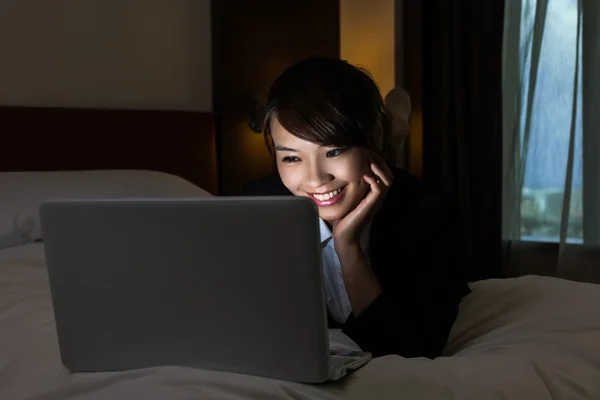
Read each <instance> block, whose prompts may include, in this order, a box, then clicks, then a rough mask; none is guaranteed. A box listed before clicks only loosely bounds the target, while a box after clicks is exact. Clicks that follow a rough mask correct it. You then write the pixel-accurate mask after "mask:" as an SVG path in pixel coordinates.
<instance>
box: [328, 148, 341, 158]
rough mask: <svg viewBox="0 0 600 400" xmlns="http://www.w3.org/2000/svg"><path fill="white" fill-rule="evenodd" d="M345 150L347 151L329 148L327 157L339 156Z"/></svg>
mask: <svg viewBox="0 0 600 400" xmlns="http://www.w3.org/2000/svg"><path fill="white" fill-rule="evenodd" d="M344 151H346V150H345V149H333V150H329V151H328V152H327V157H337V156H339V155H340V154H342V153H343V152H344Z"/></svg>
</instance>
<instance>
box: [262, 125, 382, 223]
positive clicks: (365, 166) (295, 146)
mask: <svg viewBox="0 0 600 400" xmlns="http://www.w3.org/2000/svg"><path fill="white" fill-rule="evenodd" d="M271 135H272V136H273V142H274V147H275V152H276V157H277V169H278V170H279V175H280V176H281V180H282V181H283V184H284V185H285V186H286V187H287V188H288V190H290V191H291V192H292V193H293V194H294V195H296V196H305V197H308V198H310V199H312V200H313V201H314V202H315V203H316V204H317V206H318V207H319V216H320V217H321V218H323V219H324V220H325V221H327V222H329V223H333V222H334V221H337V220H340V219H342V218H344V217H345V216H346V215H347V214H348V213H349V212H350V211H352V210H353V209H354V208H355V207H356V206H357V205H358V204H359V202H360V201H361V200H362V199H363V197H364V196H365V194H366V192H367V189H368V184H367V182H366V181H365V180H364V178H363V176H364V174H366V173H368V172H370V171H369V161H370V157H369V152H368V151H367V150H366V149H362V148H358V147H353V148H335V147H325V146H321V145H318V144H315V143H311V142H308V141H306V140H303V139H300V138H298V137H296V136H294V135H292V134H291V133H289V132H288V131H286V130H285V128H284V127H283V126H281V124H280V123H279V121H277V119H276V118H275V119H273V121H272V122H271Z"/></svg>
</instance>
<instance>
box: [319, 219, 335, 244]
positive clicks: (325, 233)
mask: <svg viewBox="0 0 600 400" xmlns="http://www.w3.org/2000/svg"><path fill="white" fill-rule="evenodd" d="M319 230H320V234H321V243H324V242H326V241H328V240H329V239H330V238H331V236H333V234H332V233H331V230H330V229H329V227H328V226H327V224H326V223H325V221H324V220H323V218H319Z"/></svg>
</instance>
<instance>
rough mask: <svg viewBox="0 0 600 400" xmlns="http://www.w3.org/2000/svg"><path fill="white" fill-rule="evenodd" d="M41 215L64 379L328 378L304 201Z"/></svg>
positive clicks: (316, 263) (143, 205)
mask: <svg viewBox="0 0 600 400" xmlns="http://www.w3.org/2000/svg"><path fill="white" fill-rule="evenodd" d="M40 217H41V223H42V234H43V238H44V242H45V251H46V258H47V264H48V273H49V279H50V288H51V293H52V298H53V305H54V311H55V317H56V325H57V333H58V338H59V345H60V351H61V357H62V360H63V363H64V365H65V366H66V367H67V368H68V369H70V370H71V371H107V370H126V369H133V368H145V367H153V366H163V365H181V366H193V367H200V368H206V369H215V370H223V371H231V372H238V373H247V374H254V375H261V376H267V377H271V378H278V379H284V380H292V381H300V382H320V381H324V380H326V379H327V376H328V360H329V349H328V332H327V317H326V311H325V310H326V309H325V301H324V289H323V284H322V266H321V254H320V243H319V226H318V215H317V210H316V206H315V204H314V203H313V202H312V201H310V200H309V199H305V198H295V197H268V198H262V197H210V198H198V199H170V200H165V199H129V200H123V199H113V200H56V201H48V202H46V203H44V204H43V205H42V206H41V208H40Z"/></svg>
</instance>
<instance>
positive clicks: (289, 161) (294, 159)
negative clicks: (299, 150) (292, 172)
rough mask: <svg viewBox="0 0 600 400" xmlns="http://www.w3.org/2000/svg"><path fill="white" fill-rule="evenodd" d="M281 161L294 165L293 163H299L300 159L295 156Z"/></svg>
mask: <svg viewBox="0 0 600 400" xmlns="http://www.w3.org/2000/svg"><path fill="white" fill-rule="evenodd" d="M281 161H283V162H284V163H295V162H298V161H300V159H299V158H298V157H295V156H286V157H283V159H282V160H281Z"/></svg>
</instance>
